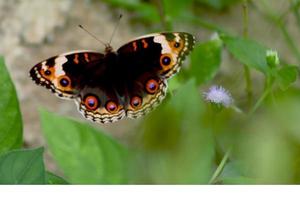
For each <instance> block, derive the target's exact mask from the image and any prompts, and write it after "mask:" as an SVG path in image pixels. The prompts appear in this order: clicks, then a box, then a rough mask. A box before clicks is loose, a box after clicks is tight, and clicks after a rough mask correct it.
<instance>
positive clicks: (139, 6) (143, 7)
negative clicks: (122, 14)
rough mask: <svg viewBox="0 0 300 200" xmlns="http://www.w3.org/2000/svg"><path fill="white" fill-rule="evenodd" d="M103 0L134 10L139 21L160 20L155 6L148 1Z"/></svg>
mask: <svg viewBox="0 0 300 200" xmlns="http://www.w3.org/2000/svg"><path fill="white" fill-rule="evenodd" d="M105 2H106V3H109V4H111V5H112V6H116V7H120V8H124V9H127V10H130V11H134V12H135V14H136V15H138V16H136V18H138V19H139V20H140V21H148V22H159V21H160V15H159V13H158V11H157V9H156V7H155V6H154V5H152V4H150V3H146V2H143V1H141V0H128V1H124V0H105Z"/></svg>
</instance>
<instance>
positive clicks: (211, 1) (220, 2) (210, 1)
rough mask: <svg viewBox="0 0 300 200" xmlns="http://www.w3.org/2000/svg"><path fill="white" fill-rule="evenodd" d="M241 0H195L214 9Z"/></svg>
mask: <svg viewBox="0 0 300 200" xmlns="http://www.w3.org/2000/svg"><path fill="white" fill-rule="evenodd" d="M240 1H241V0H196V2H198V3H201V4H203V5H206V6H209V7H211V8H213V9H216V10H222V9H225V8H227V7H229V6H231V5H233V4H234V3H237V2H240Z"/></svg>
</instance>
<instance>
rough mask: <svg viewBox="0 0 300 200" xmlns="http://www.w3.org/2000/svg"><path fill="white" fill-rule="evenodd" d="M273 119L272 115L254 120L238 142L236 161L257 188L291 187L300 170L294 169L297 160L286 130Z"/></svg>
mask: <svg viewBox="0 0 300 200" xmlns="http://www.w3.org/2000/svg"><path fill="white" fill-rule="evenodd" d="M282 113H283V112H281V115H282ZM284 116H285V117H286V116H289V115H288V113H285V114H284ZM274 117H275V116H274V114H273V113H272V112H266V113H264V114H262V115H261V116H255V120H251V121H249V122H248V125H247V126H244V127H243V132H242V133H241V134H240V135H239V140H237V141H238V144H237V146H238V148H237V151H236V153H237V156H236V158H237V159H238V160H239V161H241V162H242V163H243V165H242V167H243V168H242V171H243V172H245V174H247V176H248V177H250V178H253V179H254V180H255V181H254V182H255V183H256V184H289V183H292V182H293V179H294V174H295V172H296V171H295V170H298V169H294V167H293V166H294V160H295V159H296V158H297V156H296V154H295V153H296V152H295V151H294V148H291V143H290V142H289V140H288V138H287V137H286V134H287V132H286V129H285V128H284V126H282V125H281V123H282V122H281V121H277V120H275V118H274Z"/></svg>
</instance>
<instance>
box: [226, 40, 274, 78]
mask: <svg viewBox="0 0 300 200" xmlns="http://www.w3.org/2000/svg"><path fill="white" fill-rule="evenodd" d="M222 40H223V41H224V43H225V45H226V47H227V49H228V50H229V52H230V53H231V54H232V55H233V56H234V57H235V58H236V59H238V60H239V61H240V62H241V63H243V64H245V65H247V66H248V67H251V68H255V69H257V70H259V71H261V72H263V73H264V74H265V75H267V74H268V73H269V69H268V64H267V61H266V52H267V48H266V47H264V46H262V45H261V44H259V43H257V42H255V41H253V40H250V39H245V38H241V37H231V36H224V35H223V36H222Z"/></svg>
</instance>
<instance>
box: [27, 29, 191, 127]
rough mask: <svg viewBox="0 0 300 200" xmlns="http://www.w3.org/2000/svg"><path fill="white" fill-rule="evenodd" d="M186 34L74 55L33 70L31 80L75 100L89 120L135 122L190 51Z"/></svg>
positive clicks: (157, 36) (152, 104) (159, 97)
mask: <svg viewBox="0 0 300 200" xmlns="http://www.w3.org/2000/svg"><path fill="white" fill-rule="evenodd" d="M193 45H194V37H193V36H192V35H190V34H188V33H181V32H178V33H157V34H152V35H147V36H143V37H141V38H138V39H135V40H133V41H130V42H128V43H127V44H125V45H123V46H121V47H120V48H119V49H118V50H117V51H113V49H112V48H111V47H110V46H108V47H107V48H106V50H105V53H104V54H102V53H99V52H94V51H88V50H86V51H85V50H84V51H76V52H70V53H65V54H61V55H58V56H55V57H52V58H49V59H47V60H45V61H43V62H40V63H38V64H37V65H35V66H34V67H33V68H32V69H31V71H30V76H31V77H32V79H33V80H34V81H35V82H36V83H37V84H39V85H42V86H45V87H46V88H48V89H50V90H51V91H52V92H54V93H55V94H56V95H58V96H59V97H62V98H66V99H74V100H75V102H76V104H77V105H78V108H79V111H80V112H81V113H82V114H83V115H84V116H85V117H86V118H88V119H90V120H93V121H96V122H101V123H106V122H114V121H117V120H120V119H122V118H124V117H125V116H127V117H130V118H137V117H140V116H142V115H144V114H146V113H148V112H149V111H150V110H152V109H153V108H154V107H156V106H157V105H158V104H159V103H160V102H161V101H162V99H163V98H164V97H165V95H166V90H167V79H168V78H170V77H171V76H173V75H174V74H176V73H177V72H178V70H179V69H180V68H179V66H180V64H181V62H182V60H183V59H184V58H185V56H186V55H187V54H188V53H189V52H190V51H191V50H192V48H193Z"/></svg>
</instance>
